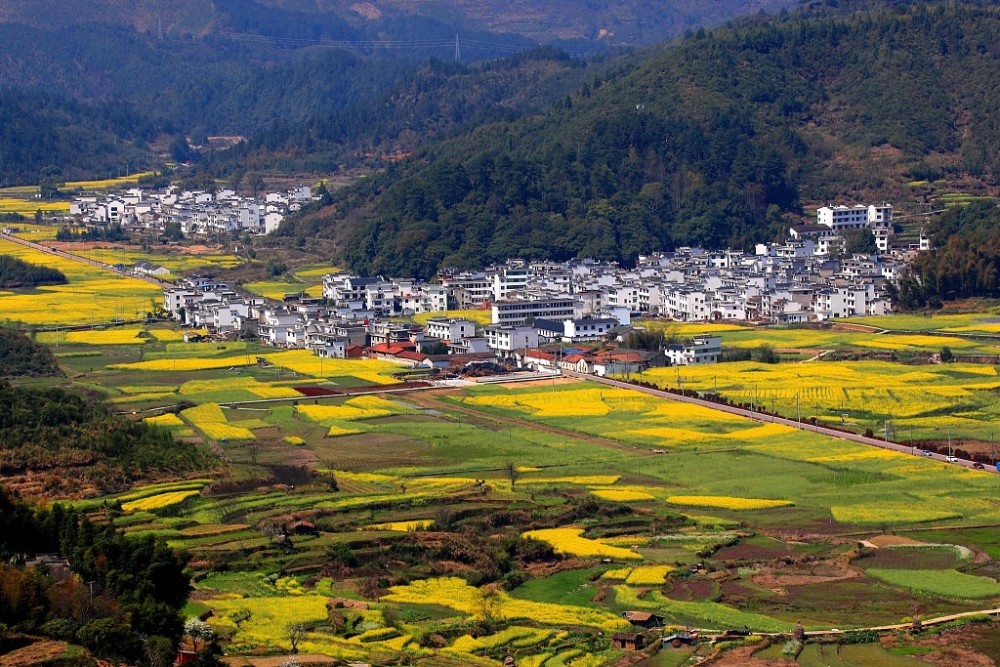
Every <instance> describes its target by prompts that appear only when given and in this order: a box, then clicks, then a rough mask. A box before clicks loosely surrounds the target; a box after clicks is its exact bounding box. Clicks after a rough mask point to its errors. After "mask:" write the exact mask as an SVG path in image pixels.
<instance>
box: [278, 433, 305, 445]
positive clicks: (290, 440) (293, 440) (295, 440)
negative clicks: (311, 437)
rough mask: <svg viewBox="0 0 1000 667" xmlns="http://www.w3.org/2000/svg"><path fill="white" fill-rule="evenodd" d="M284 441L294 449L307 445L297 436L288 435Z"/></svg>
mask: <svg viewBox="0 0 1000 667" xmlns="http://www.w3.org/2000/svg"><path fill="white" fill-rule="evenodd" d="M282 440H283V441H284V442H285V443H287V444H289V445H292V446H293V447H301V446H302V445H304V444H306V441H305V440H303V439H302V438H300V437H299V436H297V435H286V436H285V437H284V438H282Z"/></svg>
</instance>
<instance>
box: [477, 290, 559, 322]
mask: <svg viewBox="0 0 1000 667" xmlns="http://www.w3.org/2000/svg"><path fill="white" fill-rule="evenodd" d="M577 307H578V304H577V300H576V299H575V298H574V297H572V296H556V297H541V296H539V297H537V298H529V297H527V296H520V297H519V298H510V299H504V300H502V301H497V302H495V303H494V304H493V324H522V323H524V322H526V321H528V320H531V319H535V318H539V317H540V318H544V319H557V320H563V319H567V318H569V319H572V318H573V317H574V316H575V315H576V309H577Z"/></svg>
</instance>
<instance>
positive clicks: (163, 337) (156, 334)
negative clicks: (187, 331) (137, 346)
mask: <svg viewBox="0 0 1000 667" xmlns="http://www.w3.org/2000/svg"><path fill="white" fill-rule="evenodd" d="M149 335H150V336H152V337H153V338H155V339H156V340H158V341H160V342H161V343H179V342H181V341H182V340H184V332H183V331H177V330H175V329H150V330H149Z"/></svg>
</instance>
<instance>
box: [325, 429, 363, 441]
mask: <svg viewBox="0 0 1000 667" xmlns="http://www.w3.org/2000/svg"><path fill="white" fill-rule="evenodd" d="M359 433H364V430H363V429H359V428H344V427H343V426H331V427H330V428H329V429H328V430H327V432H326V437H328V438H338V437H340V436H344V435H357V434H359Z"/></svg>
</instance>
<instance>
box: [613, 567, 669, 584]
mask: <svg viewBox="0 0 1000 667" xmlns="http://www.w3.org/2000/svg"><path fill="white" fill-rule="evenodd" d="M674 569H675V568H673V567H671V566H669V565H639V566H638V567H636V568H634V569H633V570H632V572H631V573H630V574H629V575H628V577H626V578H625V583H626V584H631V585H632V586H662V585H663V584H664V582H665V581H666V578H667V575H668V574H670V573H671V572H673V571H674Z"/></svg>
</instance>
